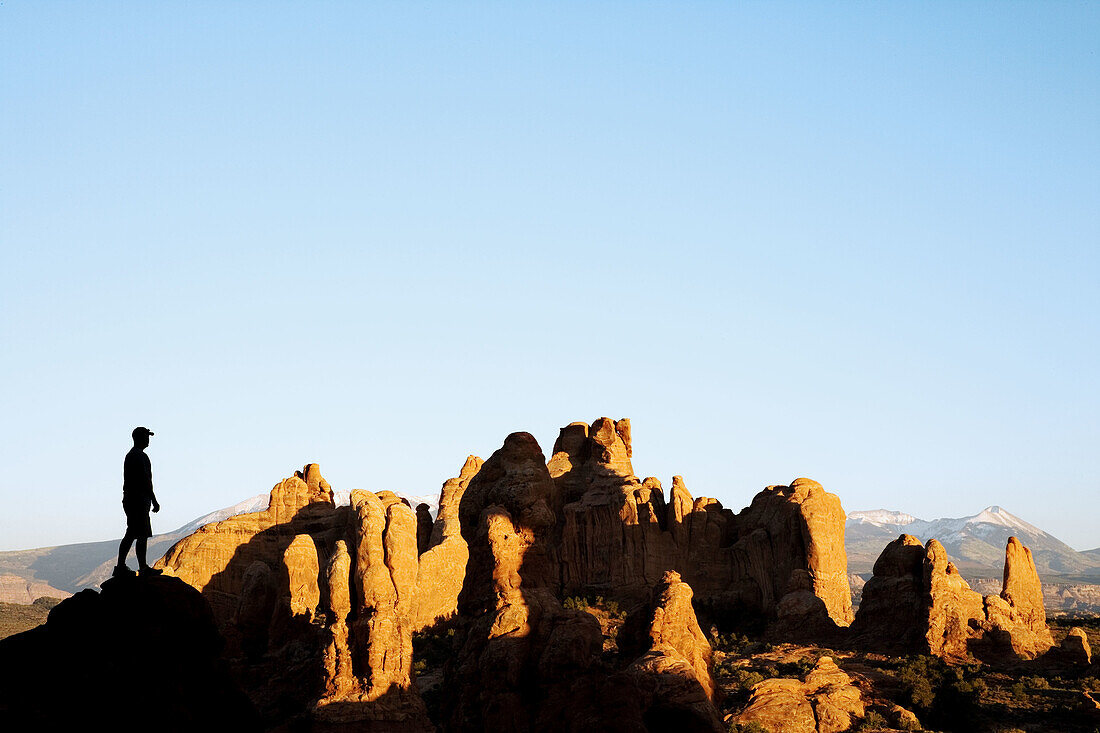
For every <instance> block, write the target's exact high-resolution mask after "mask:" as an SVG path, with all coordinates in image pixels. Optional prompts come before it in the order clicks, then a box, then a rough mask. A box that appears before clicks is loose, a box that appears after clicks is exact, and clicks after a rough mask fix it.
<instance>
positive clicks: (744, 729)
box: [729, 720, 771, 733]
mask: <svg viewBox="0 0 1100 733" xmlns="http://www.w3.org/2000/svg"><path fill="white" fill-rule="evenodd" d="M729 733H771V731H769V730H768V729H767V728H765V727H764V726H763V725H761V724H760V723H758V722H756V721H755V720H753V721H750V722H748V723H730V727H729Z"/></svg>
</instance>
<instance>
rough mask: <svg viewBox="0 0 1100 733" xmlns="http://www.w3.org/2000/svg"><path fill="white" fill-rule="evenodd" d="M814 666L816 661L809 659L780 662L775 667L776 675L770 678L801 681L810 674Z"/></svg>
mask: <svg viewBox="0 0 1100 733" xmlns="http://www.w3.org/2000/svg"><path fill="white" fill-rule="evenodd" d="M815 664H817V660H816V659H810V658H809V657H803V658H802V659H799V660H798V661H797V662H780V663H778V664H777V665H776V666H775V670H776V674H774V675H772V676H773V677H795V678H797V679H802V678H803V677H805V676H806V675H808V674H809V673H810V671H811V670H812V669H813V668H814V665H815Z"/></svg>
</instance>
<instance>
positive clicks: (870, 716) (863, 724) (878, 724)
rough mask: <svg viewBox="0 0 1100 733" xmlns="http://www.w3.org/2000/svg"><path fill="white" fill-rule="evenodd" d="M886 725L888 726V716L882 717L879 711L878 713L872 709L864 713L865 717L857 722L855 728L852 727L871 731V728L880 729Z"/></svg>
mask: <svg viewBox="0 0 1100 733" xmlns="http://www.w3.org/2000/svg"><path fill="white" fill-rule="evenodd" d="M885 727H887V726H886V718H884V717H882V716H881V715H880V714H878V713H876V712H875V711H873V710H872V711H871V712H869V713H867V714H866V715H864V716H863V719H862V720H860V721H859V723H857V724H856V726H855V727H854V728H852V730H854V731H871V730H879V729H881V728H885Z"/></svg>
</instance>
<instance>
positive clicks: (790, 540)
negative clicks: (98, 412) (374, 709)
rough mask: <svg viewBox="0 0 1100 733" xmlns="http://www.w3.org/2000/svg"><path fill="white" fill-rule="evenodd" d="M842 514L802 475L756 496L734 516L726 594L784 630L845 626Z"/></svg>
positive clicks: (848, 609)
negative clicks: (782, 624) (771, 618)
mask: <svg viewBox="0 0 1100 733" xmlns="http://www.w3.org/2000/svg"><path fill="white" fill-rule="evenodd" d="M845 518H846V515H845V514H844V510H843V509H842V508H841V505H840V499H839V498H837V496H836V495H835V494H830V493H828V492H827V491H825V489H823V488H822V487H821V484H819V483H817V482H816V481H812V480H810V479H807V478H800V479H795V480H794V481H793V482H791V485H790V486H769V487H768V488H767V489H765V490H764V491H762V492H760V493H759V494H757V495H756V497H755V498H754V499H753V500H752V504H751V505H749V507H748V508H747V509H746V510H745V511H743V512H742V513H741V514H739V515H737V534H738V539H737V541H736V542H735V543H734V544H733V546H732V547H731V554H732V558H733V565H734V568H735V571H734V576H735V580H734V582H733V593H734V594H737V595H739V596H740V601H741V602H742V603H746V604H747V605H749V606H750V607H755V608H757V609H758V610H759V611H760V612H763V613H769V612H772V613H774V614H775V615H776V616H777V617H779V619H780V620H782V621H786V625H787V626H788V627H791V628H790V631H795V630H797V628H806V629H813V630H817V629H820V628H821V627H822V625H823V624H825V623H826V622H827V621H832V622H833V623H834V624H836V625H838V626H847V625H848V624H850V623H851V621H852V618H853V615H852V594H851V590H850V587H849V585H848V556H847V554H846V553H845V552H844V522H845ZM729 594H730V591H727V595H729Z"/></svg>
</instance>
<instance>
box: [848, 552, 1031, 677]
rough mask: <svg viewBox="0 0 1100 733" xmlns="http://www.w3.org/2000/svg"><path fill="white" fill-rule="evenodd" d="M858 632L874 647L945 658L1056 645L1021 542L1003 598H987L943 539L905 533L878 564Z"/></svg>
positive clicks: (856, 636)
mask: <svg viewBox="0 0 1100 733" xmlns="http://www.w3.org/2000/svg"><path fill="white" fill-rule="evenodd" d="M851 631H852V639H853V641H854V642H855V643H857V644H858V645H860V646H862V647H864V648H867V649H875V650H881V651H894V652H897V653H921V654H934V655H936V656H939V657H943V658H945V659H965V658H968V657H970V656H972V655H976V656H978V657H980V658H985V659H1001V660H1005V659H1034V658H1035V657H1037V656H1039V655H1040V654H1042V653H1043V652H1045V651H1047V650H1048V649H1049V648H1050V647H1051V646H1052V644H1053V639H1052V638H1051V635H1050V630H1049V628H1048V627H1047V624H1046V612H1045V611H1044V609H1043V606H1042V585H1041V583H1040V581H1039V576H1038V573H1036V571H1035V564H1034V562H1033V561H1032V558H1031V551H1030V550H1029V549H1028V548H1026V547H1024V545H1023V544H1022V543H1020V541H1019V540H1018V539H1016V538H1015V537H1011V538H1009V540H1008V544H1007V546H1006V548H1005V572H1004V588H1003V590H1002V592H1001V594H1000V595H989V596H985V597H984V598H983V597H982V595H981V594H980V593H978V592H976V591H974V590H972V589H971V588H970V585H969V584H968V583H967V582H966V580H965V579H963V577H962V575H961V574H960V573H959V571H958V568H956V567H955V565H954V563H952V562H950V561H949V560H948V557H947V551H946V550H945V549H944V548H943V545H941V544H940V543H939V542H938V541H937V540H935V539H932V540H929V541H928V543H927V544H926V545H924V546H922V545H921V543H920V541H919V540H917V539H916V538H915V537H913V536H911V535H902V536H901V537H899V538H898V539H896V540H894V541H893V542H891V543H890V544H889V545H887V546H886V549H884V550H883V552H882V555H881V556H880V557H879V559H878V561H877V562H876V563H875V568H874V577H872V578H871V580H869V581H868V582H867V584H866V585H865V586H864V587H863V598H862V602H861V603H860V607H859V612H858V613H857V614H856V619H855V622H854V623H853V624H852V629H851Z"/></svg>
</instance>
